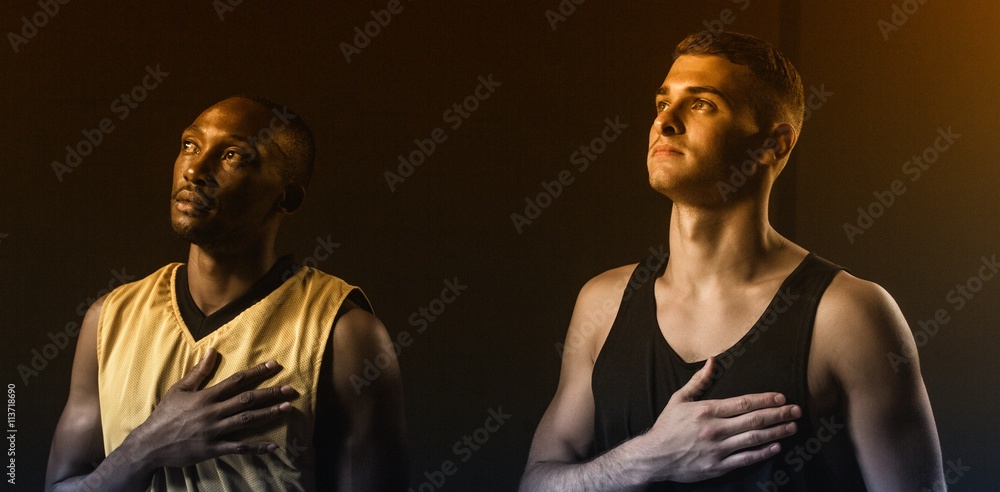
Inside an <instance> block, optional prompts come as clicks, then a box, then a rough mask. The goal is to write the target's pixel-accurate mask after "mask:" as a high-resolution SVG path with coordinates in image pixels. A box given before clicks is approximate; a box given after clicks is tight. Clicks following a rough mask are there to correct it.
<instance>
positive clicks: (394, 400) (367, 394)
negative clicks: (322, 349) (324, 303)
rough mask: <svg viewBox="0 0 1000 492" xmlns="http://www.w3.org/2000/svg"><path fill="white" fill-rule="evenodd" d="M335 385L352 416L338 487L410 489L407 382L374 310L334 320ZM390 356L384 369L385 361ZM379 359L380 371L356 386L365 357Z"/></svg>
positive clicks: (352, 312)
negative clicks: (355, 378)
mask: <svg viewBox="0 0 1000 492" xmlns="http://www.w3.org/2000/svg"><path fill="white" fill-rule="evenodd" d="M330 339H331V342H330V343H331V344H332V346H331V347H330V349H332V350H333V354H334V356H333V385H334V393H335V395H336V398H337V399H338V400H339V401H340V402H342V404H343V406H344V409H345V412H346V414H347V420H348V430H347V437H346V439H345V440H344V443H343V449H342V450H341V452H340V453H339V454H340V462H339V463H338V464H337V467H338V474H337V475H338V487H337V490H345V491H347V490H349V491H352V492H354V491H356V492H364V491H385V490H406V487H407V481H408V475H409V474H408V463H407V456H406V419H405V416H404V413H403V383H402V377H401V375H400V371H399V364H398V362H397V361H396V352H395V350H394V349H393V345H392V341H391V340H390V338H389V334H388V332H387V331H386V329H385V326H383V325H382V322H381V321H379V319H378V318H376V317H375V316H374V315H372V314H371V313H369V312H367V311H365V310H363V309H360V308H357V307H356V306H355V307H353V309H350V310H349V311H347V312H346V313H345V314H344V315H342V316H341V317H340V318H339V319H338V320H337V322H336V323H335V324H334V330H333V336H331V337H330ZM386 358H388V359H389V363H388V365H387V366H386V367H385V368H382V366H383V365H384V364H385V363H384V362H383V361H384V360H386ZM366 359H367V360H369V361H373V362H374V361H376V360H378V361H379V366H378V367H379V368H382V369H380V370H381V373H380V374H379V375H378V377H376V378H375V379H374V380H372V381H370V383H371V384H370V385H365V386H355V385H354V384H352V382H351V376H352V375H353V376H355V377H358V376H359V375H361V374H364V370H365V360H366Z"/></svg>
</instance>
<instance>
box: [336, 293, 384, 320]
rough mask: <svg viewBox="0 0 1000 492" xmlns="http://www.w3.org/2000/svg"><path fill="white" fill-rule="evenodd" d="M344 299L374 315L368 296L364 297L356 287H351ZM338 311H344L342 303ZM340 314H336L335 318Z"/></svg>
mask: <svg viewBox="0 0 1000 492" xmlns="http://www.w3.org/2000/svg"><path fill="white" fill-rule="evenodd" d="M344 299H345V300H348V301H351V302H353V303H354V304H357V305H358V307H360V308H361V309H364V310H365V311H368V312H369V313H371V314H375V310H374V309H372V303H371V302H370V301H368V296H366V295H365V293H364V292H362V291H361V289H359V288H358V287H351V291H350V292H348V293H347V296H346V297H344ZM340 309H341V310H343V309H344V308H343V303H341V308H340ZM340 314H342V313H338V315H337V316H338V317H339V316H340ZM334 323H336V321H334Z"/></svg>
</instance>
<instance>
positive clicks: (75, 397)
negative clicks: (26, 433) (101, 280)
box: [45, 297, 153, 492]
mask: <svg viewBox="0 0 1000 492" xmlns="http://www.w3.org/2000/svg"><path fill="white" fill-rule="evenodd" d="M103 303H104V298H103V297H102V298H101V299H98V300H97V302H95V303H94V304H93V305H92V306H91V307H90V309H89V310H87V314H86V315H85V316H84V318H83V325H82V326H81V327H80V337H79V341H77V345H76V354H75V355H74V357H73V374H72V379H71V383H70V391H69V399H68V400H67V401H66V407H65V408H64V409H63V413H62V416H61V417H60V418H59V423H58V424H57V425H56V432H55V436H54V437H53V438H52V449H51V450H50V452H49V465H48V471H47V473H46V477H45V489H46V490H48V491H52V492H56V491H60V492H61V491H70V490H86V488H87V487H90V488H91V489H94V490H97V489H101V490H146V488H147V486H148V485H149V481H150V478H151V477H152V474H153V470H152V469H151V468H149V467H147V466H144V465H143V464H142V463H139V462H136V461H133V460H132V459H120V458H121V457H123V456H130V453H129V450H128V449H127V447H125V446H122V447H119V448H118V449H117V450H115V452H113V453H111V455H110V456H109V457H108V458H109V459H107V460H105V457H104V439H103V436H102V431H101V404H100V399H99V397H98V392H97V320H98V318H100V315H101V306H102V304H103ZM123 448H125V449H123ZM95 464H99V466H97V467H96V469H95V466H94V465H95Z"/></svg>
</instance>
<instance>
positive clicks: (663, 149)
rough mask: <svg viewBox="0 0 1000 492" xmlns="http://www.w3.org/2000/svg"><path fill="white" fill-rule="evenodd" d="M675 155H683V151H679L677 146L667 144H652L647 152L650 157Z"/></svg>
mask: <svg viewBox="0 0 1000 492" xmlns="http://www.w3.org/2000/svg"><path fill="white" fill-rule="evenodd" d="M675 155H684V152H681V150H680V149H678V148H677V147H674V146H672V145H667V144H660V145H654V146H653V148H652V150H651V151H650V154H649V156H650V157H669V156H675Z"/></svg>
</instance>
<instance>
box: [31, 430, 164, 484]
mask: <svg viewBox="0 0 1000 492" xmlns="http://www.w3.org/2000/svg"><path fill="white" fill-rule="evenodd" d="M129 437H131V436H129ZM140 446H141V443H138V442H135V441H130V440H129V439H128V438H126V440H125V442H123V443H122V445H121V446H119V447H118V448H117V449H115V450H114V451H112V452H111V454H110V455H108V457H107V458H105V459H104V460H103V461H101V463H100V465H98V466H97V468H96V469H94V470H93V471H92V472H90V473H88V474H86V475H77V476H74V477H69V478H65V479H62V480H59V481H57V482H55V483H53V484H51V485H50V486H49V487H47V488H46V490H47V491H48V492H78V491H86V492H92V491H97V490H100V491H113V492H131V491H146V490H148V489H149V485H150V483H151V481H152V477H153V471H154V470H155V469H156V467H154V466H152V465H151V464H150V463H149V461H148V459H146V458H145V454H144V453H142V452H141V447H140Z"/></svg>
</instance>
